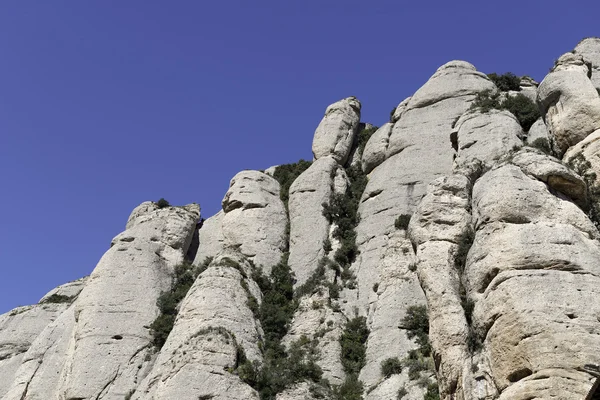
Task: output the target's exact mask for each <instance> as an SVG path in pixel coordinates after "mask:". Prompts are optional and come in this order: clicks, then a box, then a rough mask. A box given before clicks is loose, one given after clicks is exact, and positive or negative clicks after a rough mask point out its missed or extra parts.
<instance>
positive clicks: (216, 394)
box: [133, 171, 287, 400]
mask: <svg viewBox="0 0 600 400" xmlns="http://www.w3.org/2000/svg"><path fill="white" fill-rule="evenodd" d="M222 206H223V211H222V212H219V213H218V214H217V215H215V216H214V217H212V218H210V219H209V220H207V221H206V222H205V225H204V226H203V227H202V228H201V229H200V232H199V240H200V243H199V247H198V254H197V256H196V260H197V265H198V266H200V265H201V264H202V263H203V261H204V260H205V259H206V258H207V257H214V259H213V260H212V262H210V264H208V265H204V266H203V268H204V271H203V272H201V274H200V275H199V276H198V278H197V279H196V281H195V282H194V284H193V285H192V287H191V289H190V291H189V292H188V294H187V296H186V297H185V299H184V300H183V301H182V303H181V305H180V310H179V313H178V315H177V319H176V321H175V325H174V327H173V330H172V331H171V333H170V334H169V337H168V339H167V341H166V343H165V345H164V347H163V348H162V349H161V352H160V354H159V356H158V358H157V360H156V363H155V364H154V366H153V368H152V371H151V373H150V374H149V375H148V377H147V378H146V379H145V380H144V382H143V383H142V384H141V385H140V387H139V389H138V390H137V391H136V392H135V394H134V396H133V399H144V400H150V399H156V400H159V399H180V400H196V399H198V398H211V399H214V400H217V399H231V400H233V399H258V394H257V392H256V391H255V390H254V389H253V388H252V387H250V386H249V385H248V384H247V383H245V382H243V381H242V380H241V379H240V378H239V377H238V375H237V373H238V368H239V367H240V366H241V364H242V363H243V362H244V361H245V360H244V358H246V359H247V360H249V361H258V362H260V361H262V355H261V351H260V349H259V344H260V342H261V339H262V333H263V332H262V329H261V327H260V323H259V322H258V320H257V319H256V317H257V316H256V315H255V314H254V311H253V310H252V308H251V307H250V305H251V304H254V307H258V305H259V304H260V300H261V293H260V290H259V288H258V286H257V285H256V283H255V282H254V281H253V280H252V278H251V275H252V272H253V265H255V267H256V268H259V269H261V270H262V271H263V272H264V273H265V274H266V275H268V274H269V272H270V270H271V267H272V266H273V265H274V264H276V263H277V262H279V261H280V259H281V256H282V254H283V250H284V248H285V244H286V243H285V241H286V238H285V228H286V225H287V216H286V213H285V208H284V206H283V203H282V202H281V200H280V198H279V184H278V182H277V181H276V180H275V179H273V178H272V177H270V176H268V175H266V174H264V173H261V172H258V171H242V172H240V173H238V174H237V175H236V176H235V177H234V178H233V179H232V180H231V183H230V187H229V190H228V191H227V193H226V194H225V197H224V198H223V202H222ZM207 222H208V223H207ZM203 230H204V232H203ZM242 354H243V356H242Z"/></svg>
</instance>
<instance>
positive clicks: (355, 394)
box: [333, 374, 364, 400]
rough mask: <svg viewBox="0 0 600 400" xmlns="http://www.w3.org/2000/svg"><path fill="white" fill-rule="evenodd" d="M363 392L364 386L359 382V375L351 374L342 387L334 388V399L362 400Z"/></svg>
mask: <svg viewBox="0 0 600 400" xmlns="http://www.w3.org/2000/svg"><path fill="white" fill-rule="evenodd" d="M363 391H364V385H363V383H362V382H361V381H360V380H358V375H357V374H349V375H347V376H346V379H345V380H344V382H343V383H342V384H341V385H340V386H337V387H334V388H333V399H334V400H362V395H363Z"/></svg>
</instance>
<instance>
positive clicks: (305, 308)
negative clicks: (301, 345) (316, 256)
mask: <svg viewBox="0 0 600 400" xmlns="http://www.w3.org/2000/svg"><path fill="white" fill-rule="evenodd" d="M326 292H327V291H326V290H323V293H316V294H314V295H312V296H310V297H304V298H302V300H301V302H300V305H299V307H298V310H297V311H296V314H295V315H294V320H293V321H292V324H291V326H290V329H289V331H288V334H287V335H286V337H285V338H284V340H283V343H284V344H285V345H286V346H287V347H289V346H290V344H291V343H292V342H295V341H297V340H299V339H300V338H301V337H302V336H306V337H307V338H309V339H315V338H316V339H317V340H318V345H317V350H318V352H319V359H318V360H317V364H318V365H319V367H321V369H322V370H323V378H326V379H328V380H329V382H330V383H332V384H335V385H339V384H341V383H342V381H343V380H344V377H345V373H344V369H343V368H342V364H341V361H340V355H341V346H340V342H339V338H340V336H341V334H342V330H343V327H344V324H345V322H346V317H344V315H342V313H340V312H334V311H333V310H332V309H331V307H330V306H329V301H328V296H326ZM278 398H279V397H278Z"/></svg>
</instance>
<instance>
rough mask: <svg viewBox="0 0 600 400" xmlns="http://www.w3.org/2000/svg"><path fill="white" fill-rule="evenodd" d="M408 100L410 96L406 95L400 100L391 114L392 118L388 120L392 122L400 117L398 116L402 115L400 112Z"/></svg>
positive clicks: (403, 109)
mask: <svg viewBox="0 0 600 400" xmlns="http://www.w3.org/2000/svg"><path fill="white" fill-rule="evenodd" d="M409 101H410V97H407V98H405V99H404V100H402V101H401V102H400V104H398V106H397V107H396V109H395V110H394V113H393V114H392V118H391V121H390V122H391V123H392V124H393V123H395V122H397V121H398V120H399V119H400V117H402V114H404V111H405V110H406V106H407V105H408V102H409Z"/></svg>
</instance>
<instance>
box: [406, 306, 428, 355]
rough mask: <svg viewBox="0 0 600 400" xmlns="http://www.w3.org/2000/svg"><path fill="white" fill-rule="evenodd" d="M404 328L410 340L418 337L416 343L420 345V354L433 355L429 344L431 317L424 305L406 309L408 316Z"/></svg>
mask: <svg viewBox="0 0 600 400" xmlns="http://www.w3.org/2000/svg"><path fill="white" fill-rule="evenodd" d="M402 326H403V327H404V329H406V331H407V332H406V335H407V336H408V338H409V339H412V338H414V337H416V340H415V342H416V343H417V344H418V345H419V352H420V353H421V354H422V355H423V356H425V357H427V356H429V355H430V354H431V344H430V343H429V315H428V314H427V307H425V306H424V305H419V306H410V307H408V308H407V309H406V316H405V317H404V318H403V320H402Z"/></svg>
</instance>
